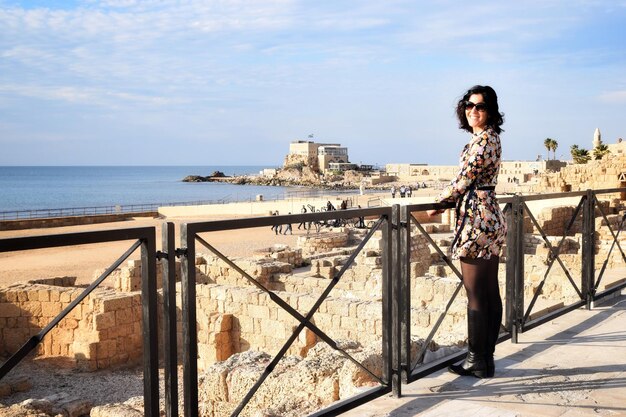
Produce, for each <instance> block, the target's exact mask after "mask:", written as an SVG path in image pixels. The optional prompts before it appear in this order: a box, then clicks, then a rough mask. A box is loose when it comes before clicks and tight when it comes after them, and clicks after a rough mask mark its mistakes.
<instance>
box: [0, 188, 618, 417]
mask: <svg viewBox="0 0 626 417" xmlns="http://www.w3.org/2000/svg"><path fill="white" fill-rule="evenodd" d="M624 192H626V189H625V188H620V189H607V190H588V191H581V192H573V193H572V192H569V193H555V194H545V195H537V196H519V195H515V196H512V197H505V198H501V199H500V203H501V205H503V206H504V213H505V217H506V221H507V227H508V230H509V232H508V236H507V242H506V252H505V257H506V277H505V287H506V295H505V314H504V318H505V323H504V325H503V329H504V332H503V333H501V334H500V337H499V341H500V342H501V341H503V340H506V339H509V338H510V339H511V340H512V341H513V342H517V336H518V334H519V333H521V332H524V331H527V330H530V329H532V328H534V327H536V326H539V325H541V324H543V323H545V322H547V321H549V320H552V319H554V318H556V317H558V316H560V315H562V314H566V313H568V312H570V311H572V310H574V309H576V308H579V307H582V306H586V307H587V308H590V307H592V306H593V302H594V301H596V300H599V299H601V298H603V297H605V296H608V295H610V294H614V293H616V292H617V291H621V290H622V289H624V288H626V279H623V280H618V281H617V283H616V284H615V285H613V286H611V287H610V288H608V289H606V290H605V291H599V288H600V282H601V281H602V279H603V277H605V275H606V274H605V272H606V269H607V265H608V260H609V257H610V256H611V254H612V253H613V254H617V255H618V256H620V255H621V260H622V261H623V262H625V263H626V255H625V254H624V252H625V251H624V248H622V247H621V246H620V240H619V237H620V233H621V232H622V230H623V229H624V227H625V224H626V215H625V216H623V217H622V218H621V219H619V222H618V224H617V228H616V230H615V229H614V228H613V227H611V221H609V219H608V216H607V214H606V213H605V211H604V208H603V206H602V205H601V204H600V203H599V200H598V196H600V195H606V194H615V193H624ZM563 197H576V198H580V200H579V201H578V204H577V206H576V208H575V209H574V212H573V214H572V216H571V218H570V219H568V221H567V222H566V225H565V227H564V229H563V237H561V239H560V240H559V241H558V243H557V244H556V245H554V244H553V243H552V241H551V240H550V239H549V238H548V237H547V234H546V232H545V231H544V230H543V229H542V225H541V224H540V222H539V221H537V217H536V216H535V214H534V213H532V211H531V210H530V208H529V207H530V205H529V203H531V202H533V201H539V200H551V199H558V198H563ZM451 207H452V205H451V204H434V203H433V204H417V205H407V206H399V205H393V206H391V207H377V208H367V209H350V210H337V211H325V212H315V213H306V214H293V215H282V216H266V217H256V218H246V219H237V220H221V221H210V222H198V223H188V224H183V225H181V229H180V243H179V245H178V247H177V245H176V242H175V239H174V225H173V224H172V223H165V224H164V225H163V228H162V232H163V235H162V247H163V250H162V251H160V252H157V251H156V250H155V238H154V233H155V232H154V228H138V229H123V230H113V231H102V232H88V233H75V234H66V235H48V236H36V237H24V238H15V239H2V240H0V252H7V251H18V250H27V249H36V248H44V247H55V246H71V245H79V244H86V243H97V242H106V241H114V240H126V239H136V240H137V241H136V242H135V243H134V244H133V245H132V246H131V248H130V249H129V250H128V251H127V252H126V253H125V254H124V255H123V256H122V257H121V258H120V259H118V261H116V262H115V263H114V264H112V265H111V267H110V268H108V269H107V271H106V272H105V273H103V274H102V275H101V276H100V278H98V279H97V280H96V281H95V282H94V283H92V284H91V285H90V286H89V288H87V289H86V290H85V291H84V292H83V294H82V295H81V297H79V299H78V301H76V302H73V303H72V305H70V306H69V307H68V308H67V309H66V310H64V311H63V312H62V313H61V314H60V315H59V317H57V318H55V319H54V320H53V321H52V323H51V324H50V325H48V326H46V328H45V329H44V330H42V332H40V334H39V335H37V336H33V338H31V340H29V341H28V342H27V343H26V344H25V345H24V347H23V348H22V349H20V351H19V352H18V354H16V355H15V356H14V357H12V358H11V359H9V360H8V361H7V362H6V363H5V364H4V365H2V368H0V378H2V376H4V375H6V373H7V372H9V371H10V369H11V368H12V367H13V366H15V364H16V363H18V362H19V360H21V358H23V357H24V356H26V354H27V353H28V352H29V351H31V350H32V349H33V347H34V346H36V345H37V343H39V342H41V340H42V339H43V337H45V335H46V333H47V332H48V331H49V330H50V329H51V328H52V327H54V326H55V325H56V324H57V323H58V322H59V321H60V320H61V319H62V318H63V317H64V316H65V315H66V314H67V313H68V312H69V311H70V310H71V308H70V307H72V308H73V307H74V306H75V305H77V304H78V303H79V302H80V301H81V300H83V299H84V298H85V297H86V296H87V295H88V294H89V292H91V290H93V288H95V287H96V286H98V285H99V284H100V283H101V282H102V280H104V278H106V276H108V275H109V274H110V273H111V272H112V271H113V270H114V269H115V268H117V267H118V266H119V265H120V264H121V263H122V262H123V260H124V259H126V258H127V257H128V256H129V255H130V254H131V253H132V252H133V251H134V250H136V249H137V248H138V247H141V248H142V303H143V322H144V328H143V342H144V396H145V398H144V402H145V410H146V415H151V416H152V415H157V414H158V413H159V410H158V373H157V371H158V369H157V360H158V352H157V346H156V344H157V329H156V313H155V311H156V287H155V275H156V274H155V268H156V260H157V259H158V260H160V262H161V263H162V266H163V296H164V309H165V312H164V316H163V319H164V321H163V324H164V327H163V329H164V339H163V340H164V346H163V352H164V355H163V358H164V373H165V408H166V410H165V411H166V415H167V416H168V417H176V416H178V413H179V411H178V409H179V405H178V396H179V392H178V385H179V384H178V379H177V378H178V370H177V357H178V351H179V348H180V349H181V350H182V365H183V393H182V395H183V400H184V404H183V406H184V407H183V410H184V415H185V417H193V416H197V415H198V412H199V411H198V363H197V360H198V338H197V332H198V329H197V317H196V295H197V294H196V281H197V279H196V278H197V277H196V273H197V272H196V265H195V258H196V254H197V252H198V247H200V246H203V247H205V248H207V249H208V250H209V251H210V252H211V253H212V254H213V255H215V256H216V257H217V258H219V259H220V260H221V261H222V262H224V263H226V264H227V265H228V266H229V267H230V268H232V269H233V270H234V271H236V272H237V273H238V274H240V275H241V276H242V277H244V278H245V279H246V280H247V282H249V283H250V284H251V285H252V286H254V287H255V288H257V289H258V290H260V291H262V292H263V293H264V294H266V295H267V297H268V298H269V299H270V300H271V301H272V302H273V303H274V304H275V305H277V306H278V307H280V308H281V309H282V310H284V311H285V312H286V313H287V314H288V315H289V316H291V317H292V318H293V319H295V320H296V321H297V323H298V324H297V326H296V327H295V330H294V331H293V333H292V334H291V335H290V336H289V337H287V339H286V340H285V341H284V343H283V344H282V347H281V348H280V349H279V351H278V352H277V353H276V354H275V355H274V357H273V358H272V360H271V362H270V363H269V365H268V366H266V367H265V370H264V372H263V373H262V374H261V375H260V377H259V379H258V380H257V382H256V383H255V384H254V386H253V387H252V388H251V389H250V390H249V391H248V393H247V394H245V396H244V397H243V398H242V399H241V401H240V403H239V404H238V405H237V406H236V407H235V409H234V410H233V411H232V414H231V415H232V416H237V415H239V414H240V412H241V411H242V410H244V409H245V407H246V406H247V405H248V404H249V402H250V401H251V399H252V398H253V397H254V395H255V393H256V392H257V391H258V389H259V388H260V387H261V385H262V384H263V383H264V382H265V380H266V379H267V377H268V376H269V375H270V374H271V373H272V372H273V371H274V369H275V366H276V364H277V363H278V362H279V361H280V360H281V359H282V358H283V357H284V356H285V354H286V353H287V351H288V349H289V348H290V346H292V344H293V343H294V341H295V340H296V339H297V338H298V335H299V334H300V333H301V332H302V331H303V330H304V329H305V328H306V329H308V330H309V331H311V332H312V333H314V334H315V335H316V336H317V337H318V339H319V340H321V341H323V342H325V343H326V344H328V345H329V346H330V347H331V348H333V349H334V350H335V351H337V352H339V353H340V354H341V355H342V356H343V357H344V358H345V359H346V360H348V361H350V362H352V363H353V364H355V365H356V366H358V367H359V368H360V369H361V370H362V371H364V372H365V373H367V374H368V375H369V376H370V377H371V378H372V379H373V380H375V381H376V382H377V383H378V385H377V386H376V387H374V388H371V389H368V390H367V391H364V392H361V393H360V394H358V395H355V396H353V397H350V398H347V399H344V400H342V401H339V402H337V403H334V404H331V405H330V406H328V407H326V408H324V409H322V410H319V411H317V412H315V413H314V414H312V415H313V416H333V415H339V414H341V413H342V412H344V411H346V410H349V409H351V408H354V407H356V406H358V405H361V404H363V403H366V402H367V401H370V400H372V399H374V398H377V397H379V396H382V395H384V394H387V393H389V392H392V393H393V394H394V395H395V396H400V395H401V386H402V383H410V382H412V381H415V380H417V379H419V378H422V377H424V376H427V375H429V374H431V373H433V372H435V371H437V370H439V369H441V368H443V367H445V366H447V365H449V364H451V363H454V362H456V361H458V360H459V359H460V358H461V357H462V356H463V355H464V353H465V352H464V351H457V352H456V353H453V354H451V355H448V356H446V357H443V358H440V359H437V360H434V361H431V362H428V363H424V356H425V350H426V348H427V347H428V346H429V344H430V342H431V341H432V340H433V338H434V336H435V335H436V334H437V332H438V330H439V328H440V326H441V324H442V322H443V321H444V319H445V318H446V315H447V314H448V311H449V309H450V306H451V305H452V304H453V303H454V302H455V300H456V298H457V296H458V294H459V293H460V290H461V287H462V282H461V280H462V275H461V273H460V272H459V271H458V269H457V268H456V267H455V263H454V262H453V261H452V260H451V259H450V258H449V257H448V255H447V254H446V252H445V251H444V250H443V249H442V248H440V247H439V246H438V244H437V243H436V242H435V240H434V239H433V237H432V236H430V234H429V233H428V232H427V231H426V228H425V227H424V225H423V224H422V223H420V222H419V221H418V220H417V217H419V216H417V214H419V212H422V211H425V210H429V209H434V208H451ZM596 213H599V215H600V216H601V217H602V219H603V220H604V223H606V225H607V227H608V230H609V232H610V235H611V236H612V242H611V244H610V249H609V250H608V254H607V258H606V259H605V260H603V261H602V267H601V268H600V271H599V273H598V274H597V275H596V268H595V265H597V264H596V262H595V256H596V253H595V244H596V226H595V220H596ZM360 217H361V218H368V220H370V226H371V228H370V229H369V230H367V232H366V233H365V236H364V237H363V239H362V240H361V241H360V243H358V245H357V247H356V249H355V250H354V251H353V252H352V253H351V255H350V256H349V257H348V259H347V261H346V262H345V263H344V264H343V265H342V266H341V269H340V270H339V271H337V272H336V273H335V274H334V276H333V277H332V279H331V280H329V283H328V285H327V286H326V287H325V288H324V289H323V290H322V291H321V293H320V294H319V295H318V298H317V299H316V301H315V302H314V303H313V305H312V307H311V308H310V310H309V311H308V312H306V313H300V312H298V311H297V310H296V309H295V308H293V307H292V306H290V305H289V303H287V302H286V301H285V300H284V299H282V298H281V297H280V295H279V294H277V292H276V291H272V290H271V289H270V288H268V287H267V286H266V285H264V284H263V283H262V282H259V281H258V280H256V279H255V278H254V277H252V276H251V275H250V274H248V273H247V272H246V271H244V269H242V268H241V267H240V266H238V265H237V263H236V262H235V261H233V260H231V259H229V258H228V257H227V256H226V255H224V254H223V253H222V252H220V251H219V250H218V249H217V248H216V247H214V246H213V245H212V244H211V243H210V238H207V237H206V235H205V234H206V233H210V232H216V231H229V230H238V229H248V228H257V227H267V226H274V225H281V224H293V223H324V224H330V223H331V222H332V223H336V222H334V221H337V220H339V223H344V224H345V223H349V222H346V220H348V219H352V218H360ZM613 223H615V222H613ZM528 224H531V225H532V226H533V230H536V234H538V235H540V236H541V239H542V241H543V244H544V245H545V247H547V248H548V255H547V257H548V258H547V259H546V271H545V275H544V277H543V280H542V281H541V282H540V283H539V284H538V286H537V288H538V289H539V291H537V292H536V293H540V292H541V289H542V288H543V286H544V284H545V282H546V279H547V278H548V275H549V272H550V269H552V268H553V265H555V264H558V265H559V266H560V268H561V269H562V270H563V271H564V274H565V277H566V279H567V282H569V284H570V286H571V287H572V289H573V290H574V293H575V294H576V296H577V297H578V300H576V301H574V302H572V303H570V304H569V305H567V306H564V307H562V308H559V309H556V310H553V311H550V312H548V313H545V314H539V315H537V314H536V315H535V316H534V317H533V315H532V314H531V313H532V311H533V309H534V308H535V306H536V302H537V298H536V297H533V298H532V299H531V300H530V302H529V304H528V307H527V308H525V303H524V286H525V284H526V283H527V282H526V279H527V277H525V271H524V263H525V257H524V255H525V253H524V238H525V233H526V232H525V229H527V228H528ZM575 224H576V225H580V232H581V233H582V243H581V247H580V249H581V259H580V262H581V273H580V277H576V273H573V272H571V271H569V270H568V268H567V266H566V263H565V262H564V261H563V260H562V259H561V256H562V253H561V251H562V248H563V245H564V240H565V237H566V236H568V235H569V234H571V233H572V227H573V226H574V225H575ZM376 231H381V232H382V252H381V253H382V254H381V256H382V294H381V295H382V298H381V300H382V301H381V303H380V305H381V307H380V308H381V310H380V315H381V316H380V317H381V325H382V337H381V341H380V349H381V360H382V364H383V366H382V370H381V373H380V374H379V375H378V374H376V372H373V371H371V370H370V369H368V368H367V367H366V366H364V365H363V364H362V363H359V362H358V361H357V360H356V359H355V358H353V357H352V356H351V355H350V354H349V353H348V352H346V351H345V350H344V349H342V348H341V346H340V345H339V344H338V343H337V341H335V340H333V338H332V337H330V336H329V335H328V334H327V333H325V332H324V331H323V330H321V329H320V328H319V327H318V326H317V325H315V324H314V322H313V319H314V317H315V314H316V312H317V311H318V309H319V307H320V306H321V305H322V303H324V301H325V300H326V298H327V297H328V296H329V294H331V292H332V291H333V289H334V288H335V287H336V285H337V284H338V283H339V282H340V281H341V280H342V276H343V275H344V273H345V272H346V271H347V269H348V268H350V266H351V265H352V264H353V263H354V261H355V258H356V256H357V255H358V254H359V252H360V251H362V250H363V248H364V247H365V245H366V244H367V242H368V241H369V240H370V239H371V238H372V236H373V234H374V233H375V232H376ZM414 231H417V232H419V234H420V235H422V236H424V238H425V239H426V241H427V242H428V243H429V245H430V246H431V247H432V248H433V250H434V251H435V252H437V253H438V254H439V255H440V257H441V259H442V260H443V261H444V262H445V264H446V265H447V267H448V268H450V269H451V270H452V271H453V273H454V275H456V276H457V277H458V278H459V282H458V283H456V286H455V288H454V290H453V291H452V294H451V296H450V298H449V299H448V300H447V301H446V302H445V303H443V304H445V307H444V308H443V311H442V312H441V313H440V315H439V317H438V319H437V320H435V323H434V325H433V326H432V328H430V329H428V330H429V334H428V336H427V337H426V339H425V340H424V342H423V343H422V346H421V348H420V349H419V351H418V352H417V354H416V355H414V356H413V357H412V356H411V345H410V340H411V326H410V323H412V317H411V314H412V311H413V307H414V306H412V305H411V300H412V299H411V295H410V290H411V279H412V277H411V239H412V234H413V233H414ZM176 257H179V258H180V260H181V300H182V305H181V306H180V307H181V310H182V335H183V337H182V340H183V344H182V346H180V347H179V346H177V341H176V340H177V337H176V335H177V329H176V326H177V324H176V309H177V306H176V276H175V264H174V262H175V259H176ZM578 278H580V281H579V282H578V281H577V279H578ZM416 279H419V278H416Z"/></svg>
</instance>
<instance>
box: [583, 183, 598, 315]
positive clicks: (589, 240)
mask: <svg viewBox="0 0 626 417" xmlns="http://www.w3.org/2000/svg"><path fill="white" fill-rule="evenodd" d="M584 198H585V201H584V203H583V230H582V232H583V242H582V265H581V272H582V285H581V287H582V288H581V291H582V294H583V296H584V297H585V301H586V304H587V309H588V310H590V309H591V308H592V306H593V298H594V296H595V294H593V288H594V280H595V240H596V238H595V234H596V222H595V204H594V194H593V190H587V195H586V196H585V197H584Z"/></svg>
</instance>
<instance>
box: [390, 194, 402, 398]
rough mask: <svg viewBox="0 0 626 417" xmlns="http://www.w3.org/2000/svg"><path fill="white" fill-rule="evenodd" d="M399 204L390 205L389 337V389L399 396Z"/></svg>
mask: <svg viewBox="0 0 626 417" xmlns="http://www.w3.org/2000/svg"><path fill="white" fill-rule="evenodd" d="M400 229H401V225H400V205H399V204H394V205H393V206H391V277H390V278H391V281H392V291H391V300H392V302H391V306H392V313H391V314H392V316H391V323H390V325H391V327H392V329H393V333H392V338H391V346H392V347H391V363H392V375H391V389H392V393H393V396H394V397H396V398H399V397H400V396H401V395H402V390H401V383H402V381H401V376H400V372H401V360H402V355H401V349H402V342H401V340H402V337H401V334H400V328H401V327H400V323H401V315H402V314H401V305H402V302H401V301H400V298H401V296H400V285H401V284H400V274H401V273H400V270H401V262H402V259H401V258H402V249H401V245H400V243H401V239H400Z"/></svg>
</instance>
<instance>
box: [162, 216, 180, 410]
mask: <svg viewBox="0 0 626 417" xmlns="http://www.w3.org/2000/svg"><path fill="white" fill-rule="evenodd" d="M161 236H162V240H161V248H162V249H163V252H164V255H165V256H163V255H162V256H161V257H160V261H161V273H162V277H163V339H164V343H163V345H164V346H163V359H164V372H165V413H166V414H165V415H166V416H167V417H178V350H177V346H176V339H177V332H176V245H175V241H174V223H172V222H166V223H163V224H162V225H161Z"/></svg>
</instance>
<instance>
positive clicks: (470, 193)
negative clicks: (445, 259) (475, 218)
mask: <svg viewBox="0 0 626 417" xmlns="http://www.w3.org/2000/svg"><path fill="white" fill-rule="evenodd" d="M495 189H496V186H495V185H479V186H476V185H474V184H470V186H469V187H467V188H466V189H465V193H463V195H462V196H461V197H460V198H459V199H458V200H457V203H456V207H455V210H454V211H455V225H456V224H458V221H459V216H460V214H461V202H462V201H463V198H464V197H465V194H467V198H466V199H465V212H464V213H463V219H462V220H461V224H460V225H458V226H457V227H458V229H457V232H456V233H455V235H454V239H452V244H451V245H450V249H451V250H454V245H455V244H456V242H457V241H458V240H459V238H460V237H461V231H462V230H463V226H465V222H466V221H467V210H468V208H469V204H470V200H471V198H472V196H473V194H476V191H477V190H478V191H494V190H495Z"/></svg>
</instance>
